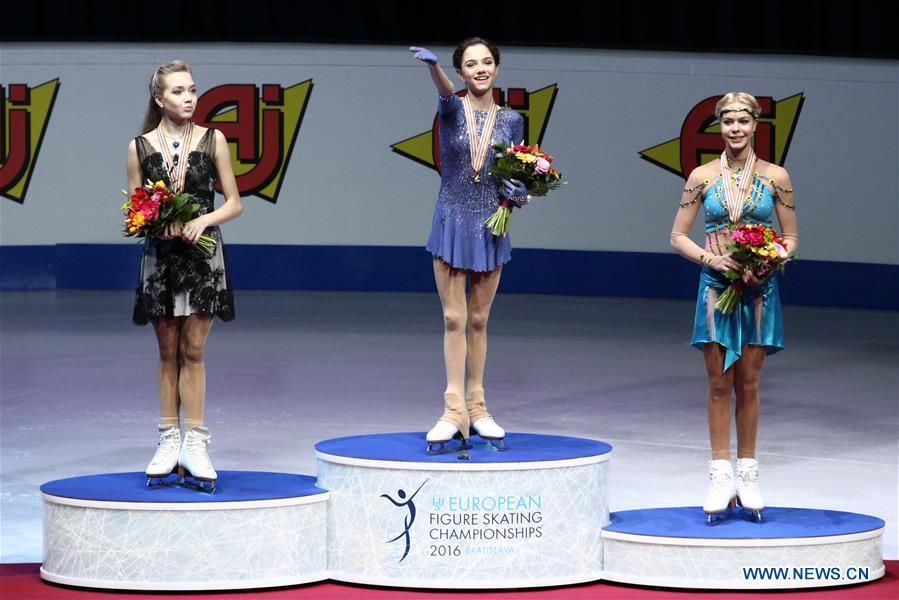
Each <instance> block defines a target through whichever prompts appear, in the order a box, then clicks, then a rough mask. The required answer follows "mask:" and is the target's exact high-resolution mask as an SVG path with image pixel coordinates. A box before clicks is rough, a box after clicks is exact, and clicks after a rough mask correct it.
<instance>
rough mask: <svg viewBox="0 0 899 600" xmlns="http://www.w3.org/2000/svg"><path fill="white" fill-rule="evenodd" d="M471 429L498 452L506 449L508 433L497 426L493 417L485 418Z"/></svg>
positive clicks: (475, 423)
mask: <svg viewBox="0 0 899 600" xmlns="http://www.w3.org/2000/svg"><path fill="white" fill-rule="evenodd" d="M471 429H472V430H473V431H474V432H475V433H476V434H478V435H479V436H480V437H481V439H484V440H487V441H488V442H489V443H490V445H491V446H493V447H494V448H496V449H497V450H500V451H502V450H505V449H506V441H505V438H506V432H505V431H504V430H503V428H502V427H500V426H499V425H497V424H496V421H494V420H493V417H483V418H481V419H478V420H477V421H475V422H474V423H472V424H471Z"/></svg>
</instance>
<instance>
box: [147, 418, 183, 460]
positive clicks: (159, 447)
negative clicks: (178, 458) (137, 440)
mask: <svg viewBox="0 0 899 600" xmlns="http://www.w3.org/2000/svg"><path fill="white" fill-rule="evenodd" d="M180 442H181V434H180V432H179V431H178V430H177V429H175V428H174V427H173V428H171V429H170V430H168V431H164V432H162V433H160V434H159V441H158V442H157V443H156V456H154V457H153V462H159V461H162V460H166V459H169V458H171V457H172V456H173V455H175V454H177V453H178V451H179V450H180V446H181V443H180Z"/></svg>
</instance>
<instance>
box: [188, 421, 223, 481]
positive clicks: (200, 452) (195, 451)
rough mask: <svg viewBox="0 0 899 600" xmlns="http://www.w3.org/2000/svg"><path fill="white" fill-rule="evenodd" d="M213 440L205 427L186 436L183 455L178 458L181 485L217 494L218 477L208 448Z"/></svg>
mask: <svg viewBox="0 0 899 600" xmlns="http://www.w3.org/2000/svg"><path fill="white" fill-rule="evenodd" d="M211 440H212V436H210V435H209V430H208V429H206V428H205V427H194V428H193V429H191V430H190V431H188V432H187V434H186V435H185V436H184V443H183V444H181V454H180V455H179V456H178V472H179V474H180V475H181V483H182V484H187V485H190V486H193V487H196V488H197V489H199V490H200V491H202V492H209V493H210V494H214V493H215V480H216V479H217V478H218V475H217V474H216V472H215V469H213V468H212V462H211V461H210V460H209V453H208V452H207V450H206V446H208V445H209V442H210V441H211Z"/></svg>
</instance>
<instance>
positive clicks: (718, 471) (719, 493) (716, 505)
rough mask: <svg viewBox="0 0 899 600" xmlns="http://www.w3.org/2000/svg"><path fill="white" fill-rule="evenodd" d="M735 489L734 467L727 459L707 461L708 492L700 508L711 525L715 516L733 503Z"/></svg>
mask: <svg viewBox="0 0 899 600" xmlns="http://www.w3.org/2000/svg"><path fill="white" fill-rule="evenodd" d="M736 494H737V489H736V487H735V485H734V469H733V467H732V466H731V464H730V461H729V460H723V459H718V460H710V461H709V493H708V495H707V496H706V499H705V504H703V505H702V510H703V511H705V514H706V515H707V520H706V522H707V523H708V524H709V525H711V524H712V523H713V522H714V520H715V518H716V517H717V516H720V515H721V514H722V513H724V512H725V511H726V510H727V509H728V508H731V507H732V506H733V505H734V502H735V499H736Z"/></svg>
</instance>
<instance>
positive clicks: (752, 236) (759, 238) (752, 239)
mask: <svg viewBox="0 0 899 600" xmlns="http://www.w3.org/2000/svg"><path fill="white" fill-rule="evenodd" d="M746 241H747V242H749V243H750V244H752V245H753V246H764V245H765V234H764V233H762V232H761V231H759V230H758V229H752V230H751V231H748V232H746Z"/></svg>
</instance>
